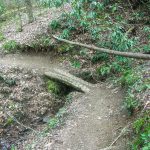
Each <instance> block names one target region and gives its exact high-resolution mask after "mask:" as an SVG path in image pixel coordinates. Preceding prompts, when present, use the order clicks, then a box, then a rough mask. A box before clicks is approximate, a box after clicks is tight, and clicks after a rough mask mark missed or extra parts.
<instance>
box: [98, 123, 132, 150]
mask: <svg viewBox="0 0 150 150" xmlns="http://www.w3.org/2000/svg"><path fill="white" fill-rule="evenodd" d="M130 125H131V123H129V124H128V125H127V126H125V127H124V128H123V129H122V130H121V132H120V134H119V135H118V136H117V137H116V138H115V140H114V141H113V142H112V143H111V144H110V145H109V146H108V147H106V148H104V149H100V150H111V149H112V148H116V146H113V145H114V144H115V143H116V142H117V141H118V139H119V138H120V137H121V136H122V135H123V134H124V132H125V130H126V129H127V128H128V127H129V126H130Z"/></svg>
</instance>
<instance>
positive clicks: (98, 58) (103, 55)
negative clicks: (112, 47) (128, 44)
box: [91, 52, 109, 63]
mask: <svg viewBox="0 0 150 150" xmlns="http://www.w3.org/2000/svg"><path fill="white" fill-rule="evenodd" d="M108 59H109V56H108V54H106V53H100V52H96V53H95V54H94V56H92V58H91V61H92V63H97V62H99V61H107V60H108Z"/></svg>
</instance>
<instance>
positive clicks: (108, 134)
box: [0, 10, 129, 150]
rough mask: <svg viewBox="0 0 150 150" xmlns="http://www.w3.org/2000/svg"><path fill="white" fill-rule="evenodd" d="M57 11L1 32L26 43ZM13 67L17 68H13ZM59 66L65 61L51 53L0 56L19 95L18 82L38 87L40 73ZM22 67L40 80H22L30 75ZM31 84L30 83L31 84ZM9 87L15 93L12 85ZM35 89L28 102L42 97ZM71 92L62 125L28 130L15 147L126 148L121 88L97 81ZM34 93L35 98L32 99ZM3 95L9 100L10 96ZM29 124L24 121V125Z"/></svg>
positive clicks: (4, 144) (42, 30)
mask: <svg viewBox="0 0 150 150" xmlns="http://www.w3.org/2000/svg"><path fill="white" fill-rule="evenodd" d="M56 11H57V13H56ZM58 12H59V11H58V10H55V11H54V10H50V11H49V12H47V14H45V15H44V16H41V18H40V17H39V19H38V18H37V20H36V21H35V22H33V23H31V24H28V25H25V26H24V27H23V32H18V33H17V34H16V32H15V31H14V25H9V26H8V27H6V29H5V30H4V35H5V37H6V39H7V40H15V41H17V42H19V43H21V44H27V43H28V42H31V41H32V40H34V39H35V37H36V36H39V35H41V34H44V33H46V32H47V26H48V23H49V20H51V19H53V18H57V17H58V16H59V15H60V14H61V12H59V13H58ZM49 55H51V54H49ZM16 67H17V68H18V69H19V71H16V69H14V68H16ZM59 67H60V68H64V69H67V68H66V66H65V63H61V62H60V61H59V59H56V58H55V57H54V56H53V55H51V56H48V55H47V54H46V55H41V54H9V55H6V56H1V58H0V73H1V74H2V75H3V76H5V77H7V75H8V73H9V71H10V70H12V71H11V75H12V76H11V77H15V78H16V79H17V80H19V83H20V84H18V85H17V86H16V89H19V90H17V92H18V94H19V96H21V94H22V92H23V91H24V88H22V87H21V85H23V84H25V83H28V84H29V83H30V82H31V83H32V82H33V83H34V82H36V84H35V85H34V87H35V86H37V87H38V88H39V87H40V86H41V82H43V78H42V77H41V73H43V72H44V71H47V70H49V69H50V68H59ZM22 69H23V70H24V69H25V70H30V71H31V72H36V74H37V79H39V78H40V79H39V80H31V78H32V79H33V76H32V77H29V78H28V77H27V78H25V80H22V79H23V76H24V75H25V76H28V75H29V74H30V73H29V74H28V73H24V71H21V70H22ZM8 70H9V71H8ZM67 71H69V70H67ZM19 72H21V74H22V75H21V76H22V78H19V79H18V78H17V76H18V75H19ZM9 74H10V73H9ZM22 81H23V82H22ZM1 86H3V85H1ZM26 86H28V85H26ZM31 87H33V86H32V85H31ZM40 88H41V87H40ZM1 89H4V88H1ZM9 90H10V91H12V92H15V91H14V88H12V89H9ZM44 90H45V89H44ZM35 91H36V92H35V93H34V94H32V95H30V96H31V97H32V98H31V101H32V100H33V101H32V103H34V102H35V101H36V100H37V101H42V98H43V97H40V98H39V97H38V94H39V92H40V90H36V88H35ZM42 92H43V91H42ZM44 92H45V91H44ZM25 94H26V95H28V94H30V89H28V90H26V91H25ZM73 95H74V96H73V97H72V103H71V104H70V105H68V106H67V107H66V114H67V115H66V116H65V117H64V120H65V123H64V125H63V126H59V127H57V128H56V129H53V130H51V131H49V132H48V133H47V134H46V135H42V136H41V135H39V134H38V133H35V132H32V131H31V132H28V133H27V134H26V135H25V136H23V137H22V136H21V137H20V139H17V140H16V141H13V143H14V145H15V146H16V147H17V149H18V150H25V149H33V150H100V149H103V150H104V148H106V149H107V148H108V147H109V146H110V145H112V147H109V148H108V149H111V150H113V149H114V150H127V149H128V148H127V147H128V138H127V135H126V133H127V129H126V128H125V127H127V126H128V125H129V120H128V116H127V113H126V112H125V111H123V109H122V107H121V106H122V103H123V97H124V93H123V91H122V90H121V89H119V88H118V87H114V86H113V84H111V83H98V84H96V85H95V87H93V88H92V89H91V91H90V93H85V94H83V93H79V92H74V94H73ZM34 96H35V97H37V99H34V98H33V97H34ZM7 98H8V99H10V98H11V97H7ZM0 99H1V101H2V99H4V98H3V97H1V98H0ZM14 101H15V99H14ZM2 102H3V101H2ZM43 103H44V102H43ZM1 105H2V104H1ZM35 105H37V106H39V105H40V107H35V108H36V109H41V107H42V104H41V103H40V104H39V103H36V104H35ZM35 105H34V104H33V105H30V106H29V105H27V106H26V107H33V106H35ZM46 108H47V107H46ZM47 109H48V108H47ZM32 121H33V120H32ZM31 124H32V123H29V122H28V126H30V125H31ZM18 126H20V124H18V125H17V128H19V127H18ZM43 127H45V124H43V125H40V126H38V127H36V128H35V130H36V131H39V132H42V130H43ZM12 133H13V132H12ZM12 133H11V134H12ZM1 139H2V138H1ZM116 139H117V140H116ZM115 140H116V141H115ZM114 141H115V142H114ZM7 142H8V143H9V141H7V138H6V139H5V140H3V141H1V146H2V147H3V148H7ZM113 142H114V143H113ZM8 147H9V146H8ZM8 149H9V148H8Z"/></svg>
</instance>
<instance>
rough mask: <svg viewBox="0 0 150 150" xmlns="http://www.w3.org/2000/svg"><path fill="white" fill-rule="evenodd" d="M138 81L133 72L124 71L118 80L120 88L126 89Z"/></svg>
mask: <svg viewBox="0 0 150 150" xmlns="http://www.w3.org/2000/svg"><path fill="white" fill-rule="evenodd" d="M138 80H139V76H138V75H137V74H136V73H135V72H134V71H133V70H125V71H124V72H123V75H122V76H121V78H120V83H121V85H122V86H125V87H128V86H131V85H133V84H134V83H135V82H136V81H138Z"/></svg>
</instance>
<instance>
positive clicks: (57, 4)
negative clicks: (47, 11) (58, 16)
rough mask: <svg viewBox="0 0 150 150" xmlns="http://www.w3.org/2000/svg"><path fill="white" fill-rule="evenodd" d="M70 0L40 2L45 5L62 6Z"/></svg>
mask: <svg viewBox="0 0 150 150" xmlns="http://www.w3.org/2000/svg"><path fill="white" fill-rule="evenodd" d="M65 2H68V0H40V1H39V4H40V5H41V6H44V7H49V8H51V7H60V6H62V5H63V4H64V3H65Z"/></svg>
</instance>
